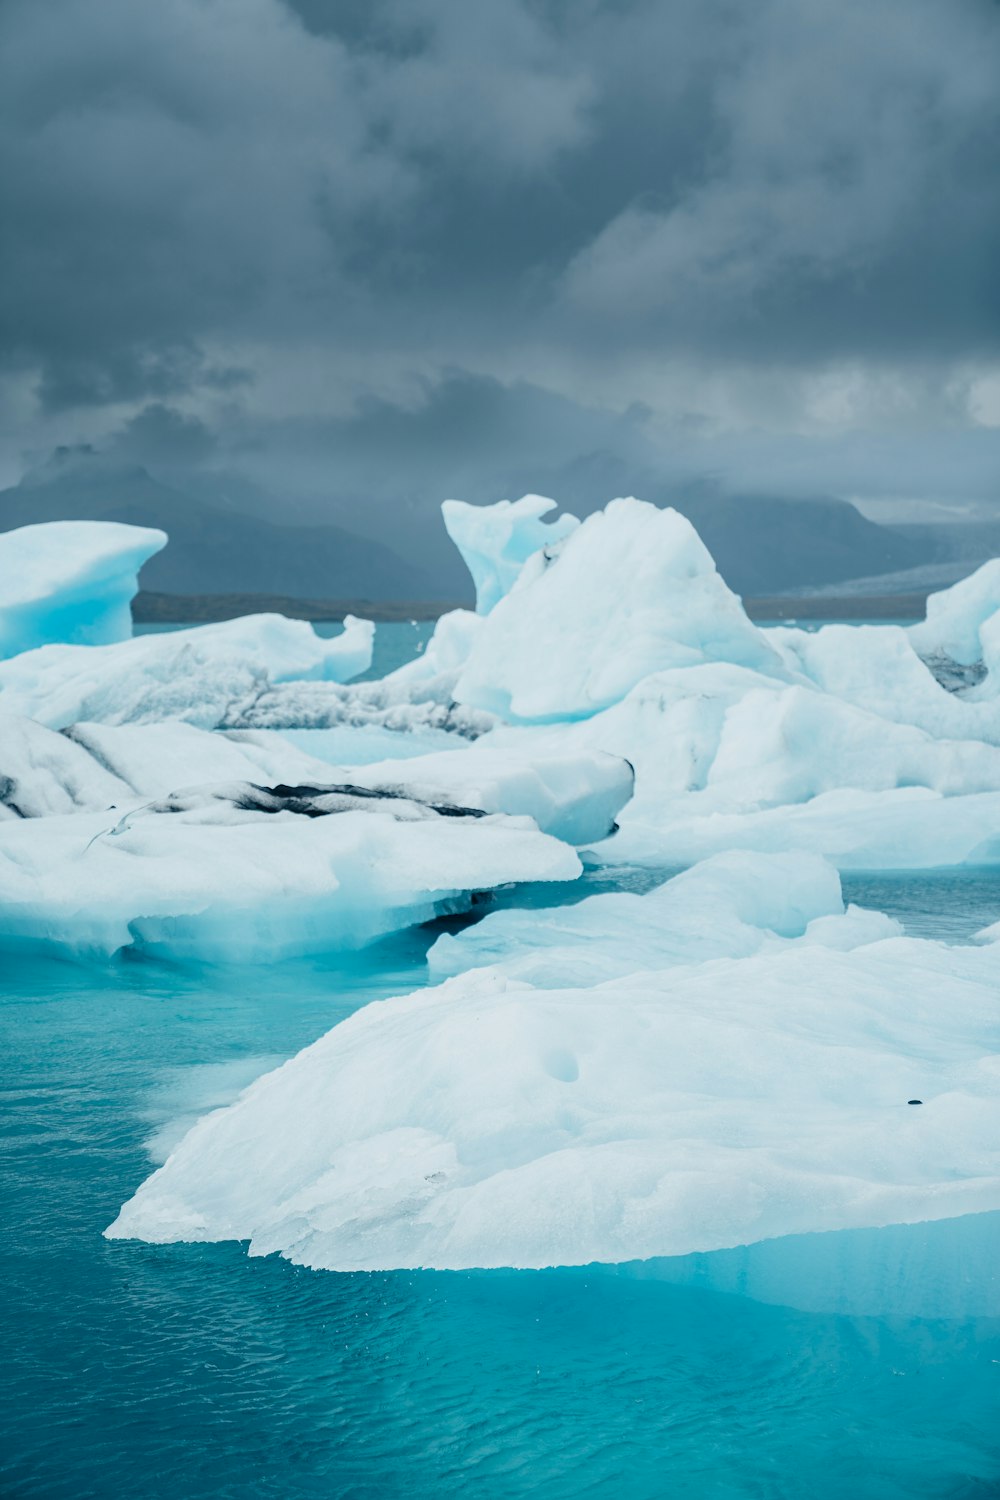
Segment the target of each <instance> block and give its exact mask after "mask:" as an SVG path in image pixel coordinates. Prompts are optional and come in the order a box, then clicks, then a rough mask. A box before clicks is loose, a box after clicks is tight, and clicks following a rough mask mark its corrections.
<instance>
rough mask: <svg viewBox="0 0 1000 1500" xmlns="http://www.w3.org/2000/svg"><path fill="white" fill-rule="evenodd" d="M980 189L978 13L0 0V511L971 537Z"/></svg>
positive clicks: (987, 495) (693, 3)
mask: <svg viewBox="0 0 1000 1500" xmlns="http://www.w3.org/2000/svg"><path fill="white" fill-rule="evenodd" d="M998 162H1000V4H998V3H997V0H835V3H834V0H755V3H752V4H751V3H746V0H744V3H738V0H656V3H652V0H572V3H571V0H159V3H155V4H143V3H137V0H44V3H39V0H0V172H2V181H3V214H2V224H0V320H2V338H0V398H2V402H3V425H2V433H0V480H2V481H3V482H6V483H10V482H13V481H14V480H16V479H17V478H18V476H19V475H20V473H21V472H22V471H23V470H24V469H25V468H26V467H29V466H30V465H31V464H33V463H36V462H38V461H39V460H41V459H43V458H44V457H45V455H46V454H47V453H48V452H49V451H50V450H51V449H52V448H53V447H54V446H55V445H57V444H67V445H73V444H76V443H81V442H90V443H95V444H97V445H98V446H103V447H106V448H108V449H109V450H111V451H113V452H116V453H118V452H120V453H122V454H123V455H128V456H130V457H135V458H139V459H140V460H142V461H144V462H147V463H149V464H150V465H151V466H153V467H154V468H158V469H159V470H161V471H164V472H168V473H169V472H173V473H175V474H182V473H191V474H194V473H197V474H199V475H201V476H203V477H205V476H209V477H211V476H212V475H213V474H222V473H225V474H226V475H228V476H243V477H244V478H245V479H246V480H247V481H252V485H251V484H250V483H248V484H247V487H246V491H245V494H246V496H248V497H249V498H248V499H247V502H246V503H249V504H253V503H256V502H255V499H254V497H255V495H258V494H259V495H263V496H280V497H281V499H282V501H283V502H285V503H288V504H289V506H290V507H291V508H292V510H294V508H295V507H296V506H297V507H299V508H301V509H302V510H303V513H310V514H317V513H322V512H323V507H324V506H329V507H331V508H332V509H336V507H337V505H339V504H341V503H342V502H343V503H347V498H346V497H349V498H350V500H351V503H353V504H354V505H355V506H360V507H363V506H366V505H372V506H373V507H374V509H375V510H376V511H377V512H378V513H379V514H380V515H381V516H382V517H383V519H384V517H385V514H386V507H388V508H390V509H391V508H392V507H393V506H394V505H397V504H398V505H400V506H401V507H405V506H406V505H412V504H414V503H419V504H423V503H425V501H428V500H434V501H436V500H438V499H440V498H441V497H442V496H443V495H445V494H448V493H458V494H462V493H465V494H467V495H469V497H470V498H477V499H488V498H498V497H499V496H500V495H502V494H504V493H507V492H509V491H511V490H514V489H518V490H520V489H538V490H543V491H544V490H545V489H546V488H548V490H550V491H551V492H556V493H557V494H558V497H559V498H560V499H562V500H563V501H565V502H566V503H571V502H572V500H573V495H574V486H577V487H579V488H580V490H581V492H586V494H585V498H586V499H587V500H588V502H589V503H594V502H596V500H598V499H600V498H603V497H604V495H605V490H607V491H608V495H607V497H608V498H610V493H611V492H612V491H613V490H614V489H615V488H617V487H618V486H619V485H620V484H621V483H624V482H633V483H634V485H635V486H638V485H645V486H646V487H647V488H649V489H656V488H657V486H664V485H669V484H671V483H676V482H684V481H686V480H689V479H691V478H696V477H698V476H714V477H716V478H720V479H722V480H723V481H724V482H726V483H728V484H730V485H731V486H736V487H744V488H748V487H752V488H761V487H763V486H771V487H774V488H777V489H779V490H783V491H785V492H792V493H810V492H836V493H840V494H847V495H851V496H865V497H869V498H870V499H873V500H874V501H876V502H878V501H879V500H881V501H882V502H883V503H884V502H885V501H886V500H896V499H899V500H901V501H907V502H911V503H912V502H920V504H921V506H922V507H923V509H924V511H925V512H926V511H928V509H929V508H932V507H933V506H934V504H936V503H937V502H939V501H944V502H947V503H954V504H956V505H957V506H959V507H960V508H961V507H968V506H972V507H984V506H988V505H989V504H990V502H991V501H992V502H993V503H994V504H996V505H998V506H1000V482H998V481H1000V173H998ZM253 485H255V486H256V487H257V489H256V490H255V489H254V488H253V487H252V486H253ZM234 493H236V494H237V498H238V497H239V495H240V494H242V493H244V492H243V491H240V490H239V489H238V487H237V490H236V491H235V492H234ZM650 498H658V494H651V495H650ZM259 503H261V504H265V505H266V503H267V502H266V500H261V501H260V502H259ZM899 513H900V514H902V510H900V512H899Z"/></svg>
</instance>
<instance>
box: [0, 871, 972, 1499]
mask: <svg viewBox="0 0 1000 1500" xmlns="http://www.w3.org/2000/svg"><path fill="white" fill-rule="evenodd" d="M611 878H612V877H611V875H609V872H607V871H603V872H601V873H600V874H599V875H598V876H595V882H596V883H598V884H601V885H603V884H604V883H605V882H606V881H607V880H609V879H611ZM634 879H635V881H637V882H644V881H646V880H648V879H649V875H648V872H646V873H645V874H642V875H640V874H636V875H635V876H634ZM625 883H629V882H628V880H626V881H625ZM856 887H857V888H856V889H854V890H852V891H851V892H850V894H851V895H852V896H853V897H854V898H855V899H871V898H872V896H874V895H876V894H877V895H878V896H880V897H881V898H882V904H883V906H885V907H886V908H887V909H890V910H893V909H895V910H896V911H898V912H899V913H901V914H902V915H903V917H904V919H905V920H908V921H910V923H911V925H912V926H913V928H914V930H920V931H922V932H923V933H925V934H926V935H950V936H952V937H953V938H962V937H967V936H968V935H970V933H971V932H972V931H973V930H974V929H975V927H977V926H980V925H982V921H981V917H982V914H983V912H984V911H988V910H989V908H990V906H991V904H992V907H993V908H994V909H995V908H996V907H997V904H998V896H1000V886H998V881H997V875H996V872H950V873H944V874H940V875H935V876H933V877H931V878H930V879H927V878H926V877H913V878H911V879H905V878H904V879H901V878H899V877H888V876H887V877H878V876H867V875H866V876H865V877H864V878H863V880H862V881H859V882H857V883H856ZM551 894H552V893H548V894H543V893H542V892H537V891H536V892H531V891H528V892H526V893H522V895H521V896H520V897H519V898H518V899H521V900H527V901H532V902H540V901H541V900H543V899H545V900H547V899H550V896H551ZM568 894H569V893H568V892H563V893H562V895H563V896H565V895H568ZM435 935H436V933H435V932H434V931H433V930H420V931H415V932H412V933H409V934H403V935H401V936H398V937H396V938H393V939H391V940H388V941H386V942H383V943H382V944H380V945H378V947H377V948H374V949H371V950H369V951H368V953H367V954H364V955H359V956H356V957H355V958H353V959H352V960H350V961H349V962H343V963H329V964H325V965H324V964H318V963H308V964H307V963H299V964H288V965H283V966H281V967H278V968H275V969H267V968H257V969H255V970H252V971H236V970H228V969H227V970H223V969H215V970H212V969H198V970H194V969H183V968H175V967H173V966H170V965H165V964H157V963H151V962H140V961H136V960H131V961H120V962H117V963H115V964H113V965H110V966H104V967H101V968H85V967H78V966H75V965H71V964H60V963H57V962H54V961H52V962H32V963H26V962H25V963H13V962H11V961H10V960H6V961H5V968H4V974H3V1004H2V1006H0V1027H2V1043H3V1048H4V1057H5V1062H6V1066H5V1070H4V1083H3V1122H4V1123H3V1155H2V1170H3V1184H2V1195H0V1205H2V1206H0V1213H2V1216H3V1224H2V1231H3V1241H2V1245H3V1250H2V1254H3V1287H4V1293H5V1295H4V1299H3V1304H2V1311H0V1318H2V1323H3V1347H4V1350H5V1354H4V1359H3V1362H2V1366H0V1369H2V1374H0V1380H2V1382H3V1402H2V1415H0V1455H2V1456H0V1492H2V1493H3V1494H4V1495H11V1496H18V1497H22V1496H24V1497H27V1496H45V1497H66V1500H70V1497H72V1500H79V1497H84V1496H101V1497H104V1496H108V1497H111V1496H119V1495H128V1494H131V1495H137V1496H142V1497H150V1500H158V1497H160V1496H163V1497H165V1500H166V1497H169V1500H192V1497H199V1496H212V1497H237V1496H240V1497H243V1496H248V1495H249V1496H267V1497H271V1496H273V1497H281V1500H287V1497H297V1496H310V1497H311V1496H335V1497H352V1500H355V1497H356V1500H375V1497H395V1496H404V1495H405V1496H408V1497H411V1496H412V1497H424V1496H427V1497H440V1496H451V1495H462V1496H486V1497H492V1496H508V1495H509V1496H519V1495H538V1496H552V1497H567V1500H568V1497H576V1496H599V1497H607V1500H619V1497H622V1500H632V1497H636V1500H639V1497H641V1500H646V1497H650V1500H653V1497H660V1496H665V1497H666V1496H669V1497H674V1496H680V1497H692V1500H702V1497H707V1500H716V1497H718V1500H737V1497H739V1500H743V1497H761V1500H770V1497H776V1500H783V1497H788V1500H792V1497H794V1500H800V1497H805V1496H809V1497H820V1500H826V1497H830V1500H834V1497H836V1500H840V1497H843V1496H851V1497H854V1500H867V1497H872V1500H875V1497H878V1500H888V1497H899V1500H903V1497H907V1500H909V1497H941V1500H945V1497H948V1500H972V1497H985V1496H997V1495H1000V1421H998V1418H1000V1322H997V1321H988V1320H985V1319H979V1320H974V1319H970V1318H964V1319H951V1320H947V1319H936V1320H931V1319H924V1318H913V1317H906V1318H903V1317H899V1316H893V1317H874V1316H867V1317H847V1316H837V1315H834V1314H832V1313H830V1312H815V1311H813V1312H806V1311H801V1310H796V1309H794V1308H791V1307H785V1306H780V1305H764V1304H763V1303H761V1302H756V1301H753V1300H751V1299H750V1298H748V1297H745V1296H737V1295H733V1294H731V1293H724V1292H720V1291H712V1290H707V1289H705V1288H704V1287H703V1286H697V1285H688V1286H684V1285H672V1284H669V1283H668V1282H665V1281H662V1280H657V1279H643V1278H642V1277H640V1276H637V1275H635V1274H615V1273H614V1272H613V1271H612V1270H607V1269H600V1268H590V1269H587V1270H576V1271H566V1270H563V1271H558V1270H557V1271H548V1272H530V1273H524V1272H521V1273H512V1272H489V1273H486V1272H480V1273H448V1274H444V1273H436V1274H431V1273H419V1274H414V1273H405V1274H379V1275H333V1274H328V1273H315V1272H310V1271H305V1270H301V1269H298V1268H295V1267H293V1266H290V1265H289V1264H287V1263H286V1262H284V1261H282V1260H280V1259H276V1258H271V1259H267V1260H253V1261H248V1260H247V1259H246V1257H245V1254H244V1251H243V1249H242V1248H241V1247H240V1246H237V1245H202V1246H186V1245H174V1246H160V1247H156V1246H147V1245H141V1244H131V1243H123V1242H109V1241H106V1240H104V1239H102V1238H101V1230H102V1229H103V1228H104V1227H105V1225H106V1224H108V1222H109V1221H110V1220H111V1219H112V1218H113V1217H114V1215H115V1213H116V1211H117V1209H118V1207H119V1205H120V1204H121V1202H122V1201H123V1200H124V1199H125V1198H126V1197H128V1196H129V1195H130V1194H131V1193H132V1192H133V1191H134V1189H135V1188H136V1186H137V1185H138V1183H139V1182H140V1181H141V1180H142V1179H143V1177H145V1176H146V1175H147V1174H148V1172H149V1170H150V1168H151V1164H152V1161H153V1160H154V1159H155V1158H156V1157H157V1156H159V1155H162V1153H163V1151H164V1149H168V1148H169V1143H170V1140H171V1139H172V1138H173V1136H174V1135H175V1134H176V1132H177V1130H178V1129H180V1128H182V1127H183V1124H184V1122H185V1121H186V1120H189V1119H191V1118H193V1117H194V1116H195V1115H197V1114H198V1113H199V1112H201V1111H204V1110H205V1109H207V1108H210V1107H213V1106H215V1105H217V1104H219V1103H224V1102H225V1101H226V1100H227V1099H228V1098H229V1097H232V1095H233V1093H234V1091H235V1090H237V1089H238V1088H240V1087H242V1086H243V1085H244V1084H245V1083H246V1082H247V1081H249V1079H250V1078H251V1077H253V1076H255V1074H256V1073H258V1072H260V1071H262V1070H263V1069H264V1068H267V1067H271V1066H274V1065H275V1063H276V1062H277V1061H278V1060H279V1059H280V1058H282V1057H284V1056H287V1055H288V1054H289V1053H291V1052H293V1051H295V1050H296V1049H298V1048H299V1047H301V1046H302V1045H304V1044H305V1043H307V1042H309V1041H311V1040H312V1039H314V1038H315V1037H316V1036H318V1035H319V1034H320V1033H321V1032H323V1031H324V1030H326V1029H327V1028H328V1027H329V1026H331V1025H333V1024H335V1023H336V1022H337V1021H338V1020H339V1019H341V1018H342V1017H343V1016H345V1015H347V1014H348V1013H350V1011H351V1010H353V1009H354V1008H356V1007H357V1006H358V1005H360V1004H363V1003H365V1002H367V1001H368V1000H371V999H374V998H377V997H380V996H384V995H387V994H391V993H394V992H400V991H405V990H408V989H410V988H413V987H415V986H417V985H419V984H421V983H423V982H424V967H423V958H424V953H425V951H426V948H427V945H428V943H429V942H430V941H432V939H433V937H434V936H435ZM904 1300H905V1299H904Z"/></svg>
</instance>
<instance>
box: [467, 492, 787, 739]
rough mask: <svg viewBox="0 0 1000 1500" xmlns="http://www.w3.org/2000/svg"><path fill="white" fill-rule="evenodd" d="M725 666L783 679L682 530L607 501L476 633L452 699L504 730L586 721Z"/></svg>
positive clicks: (528, 568) (706, 558)
mask: <svg viewBox="0 0 1000 1500" xmlns="http://www.w3.org/2000/svg"><path fill="white" fill-rule="evenodd" d="M711 661H724V662H729V663H734V664H736V665H739V666H744V667H749V668H752V669H754V670H756V671H759V672H763V673H766V674H768V675H771V676H774V677H777V678H778V679H780V680H785V679H786V678H787V675H788V674H787V671H786V669H785V667H784V664H783V663H782V661H781V658H780V656H779V654H778V653H777V652H776V651H775V650H774V648H773V647H771V646H770V645H769V644H768V643H767V640H766V639H765V637H764V635H763V634H762V633H761V632H760V631H759V630H757V629H756V628H755V627H754V626H753V625H751V623H750V621H749V620H748V619H747V617H746V614H745V613H744V611H743V607H742V605H741V604H740V601H739V600H738V599H737V597H736V595H735V594H733V593H731V592H730V590H729V589H728V588H727V587H726V585H725V584H724V583H723V581H722V579H721V578H720V577H719V575H718V573H717V572H716V569H715V564H714V563H713V561H712V558H711V556H710V554H709V552H708V550H707V548H706V547H705V545H704V543H703V542H702V541H701V539H700V538H699V536H698V534H697V532H696V531H695V530H694V528H693V526H692V525H691V523H690V522H689V521H687V520H686V519H685V518H684V517H683V516H681V515H679V514H678V513H677V512H676V511H674V510H658V509H657V508H656V506H654V505H647V504H645V503H644V502H643V501H640V500H633V499H628V500H614V501H612V503H611V504H610V505H609V506H607V508H606V509H605V510H603V511H599V512H597V513H595V514H594V515H592V516H589V517H588V518H587V520H586V521H584V522H583V524H582V525H581V526H579V527H577V528H576V530H574V531H572V532H571V533H570V534H569V535H568V536H567V537H566V538H565V539H564V541H563V543H562V545H561V547H560V548H559V550H558V554H557V556H556V557H555V559H554V560H552V559H550V558H548V557H547V556H546V554H545V553H544V551H543V552H536V553H535V554H534V555H533V556H532V557H531V558H529V560H528V561H527V562H526V563H525V565H524V567H523V568H522V570H521V572H520V574H519V576H518V579H517V582H516V583H515V585H514V586H513V588H512V589H511V590H510V592H509V593H507V594H505V595H504V597H503V598H501V599H500V600H499V602H498V603H497V604H496V605H495V607H494V608H493V609H492V611H491V612H490V613H489V614H488V615H486V616H485V618H484V619H482V621H481V622H480V625H479V628H478V630H477V631H476V633H475V635H474V636H473V638H472V642H471V649H470V652H469V656H468V659H467V661H466V663H465V665H464V667H463V669H462V671H461V672H460V673H459V676H458V680H457V683H456V687H455V697H456V699H457V700H458V702H459V703H463V704H465V705H466V706H467V707H469V708H476V709H484V710H486V711H488V712H490V713H494V714H497V715H498V716H499V717H500V718H502V719H504V720H506V721H508V722H516V723H539V724H544V723H552V722H554V721H559V720H566V719H569V720H572V719H581V718H586V717H589V716H590V715H592V714H595V713H598V712H599V711H600V710H601V709H604V708H608V707H609V706H610V705H612V704H614V703H617V702H618V701H619V700H620V699H622V698H624V697H625V695H626V694H627V693H628V692H629V690H630V689H631V688H633V687H634V686H635V685H636V684H637V683H638V682H640V681H642V679H643V678H645V677H648V676H649V675H650V674H651V673H654V672H658V671H662V670H663V669H665V668H668V667H681V666H692V665H697V664H701V663H704V662H711Z"/></svg>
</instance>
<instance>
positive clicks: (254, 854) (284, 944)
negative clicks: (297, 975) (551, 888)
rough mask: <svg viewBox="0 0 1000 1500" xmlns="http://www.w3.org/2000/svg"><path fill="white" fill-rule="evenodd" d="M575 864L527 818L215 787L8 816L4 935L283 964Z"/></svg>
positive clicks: (101, 948)
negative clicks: (112, 807) (109, 808)
mask: <svg viewBox="0 0 1000 1500" xmlns="http://www.w3.org/2000/svg"><path fill="white" fill-rule="evenodd" d="M456 813H457V815H456ZM580 869H581V866H580V861H579V859H578V857H577V855H576V853H575V852H574V851H573V850H572V849H571V848H570V847H569V845H567V844H564V843H562V842H561V841H559V840H557V839H554V838H552V837H550V836H549V835H548V834H544V833H540V832H539V831H538V829H537V828H536V827H535V825H534V824H533V823H532V822H531V821H530V819H527V818H524V819H518V818H508V817H505V816H503V815H501V814H493V815H490V814H484V813H480V812H479V811H478V810H475V809H473V810H456V809H454V808H434V807H430V806H427V805H425V804H420V803H418V802H416V801H414V800H411V799H407V798H405V797H402V796H399V795H395V796H393V795H384V796H383V795H377V794H374V793H367V794H365V793H364V792H362V793H360V794H357V789H355V788H351V787H350V786H346V787H339V788H338V787H326V788H315V787H287V786H285V787H283V786H277V787H272V788H268V787H261V786H258V785H253V784H248V783H235V784H230V785H227V786H218V785H211V786H208V787H202V788H194V789H189V790H188V791H185V792H181V793H175V794H173V795H172V796H169V797H166V798H162V799H159V800H158V801H157V802H155V803H153V804H147V805H145V806H143V805H141V804H140V805H139V806H134V805H133V806H132V807H126V808H120V807H119V808H117V809H116V812H115V813H114V814H109V813H107V812H105V813H101V814H95V813H83V812H77V813H73V814H70V815H62V816H59V815H56V816H49V817H45V818H40V819H34V820H28V819H19V820H16V821H8V822H2V823H0V944H2V946H3V947H5V948H7V949H13V948H28V949H37V948H55V949H57V950H61V951H63V952H66V953H69V954H74V955H80V956H87V957H108V956H110V955H112V954H114V953H117V952H120V951H121V950H123V949H126V948H131V949H134V950H142V951H143V952H147V953H153V954H160V955H164V956H169V957H172V958H175V959H176V958H181V959H191V958H198V959H208V960H212V961H217V962H219V961H240V962H254V961H259V960H274V959H279V958H284V957H291V956H296V955H301V954H314V953H326V952H331V951H334V950H337V949H343V948H357V947H361V946H363V945H364V944H366V943H368V942H371V941H372V940H373V939H375V938H377V937H379V936H381V935H383V934H385V933H388V932H392V931H394V930H397V929H399V928H402V927H407V926H410V925H412V924H414V923H418V922H423V921H429V920H430V919H431V918H432V917H435V916H439V915H441V914H443V913H446V912H454V911H461V910H465V909H466V908H467V907H468V906H469V905H470V904H471V901H472V899H473V898H474V894H475V893H476V892H481V891H486V890H490V889H492V888H493V887H495V886H499V885H506V884H509V883H511V882H517V881H552V880H575V879H576V878H577V876H578V875H579V873H580Z"/></svg>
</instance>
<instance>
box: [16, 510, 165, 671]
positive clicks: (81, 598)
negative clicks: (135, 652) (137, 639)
mask: <svg viewBox="0 0 1000 1500" xmlns="http://www.w3.org/2000/svg"><path fill="white" fill-rule="evenodd" d="M166 540H167V538H166V535H165V534H164V533H163V532H162V531H155V530H153V529H151V528H148V527H144V526H125V525H122V524H120V523H119V522H117V521H49V522H47V523H45V524H44V525H39V526H21V527H19V528H18V529H17V530H15V531H8V532H4V533H2V534H0V657H6V656H16V655H17V654H18V653H19V652H21V651H30V650H31V649H32V648H33V647H35V646H44V645H48V644H50V643H52V642H71V643H73V644H77V645H88V646H103V645H107V644H109V643H111V642H114V641H124V640H127V639H128V637H129V636H130V635H131V634H132V616H131V612H130V608H129V606H130V605H131V602H132V599H133V596H134V595H135V592H136V589H137V588H138V574H139V569H140V568H141V567H142V565H143V563H144V562H146V560H147V559H148V558H150V557H152V556H153V554H154V553H156V552H159V550H160V548H161V547H163V546H165V545H166Z"/></svg>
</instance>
